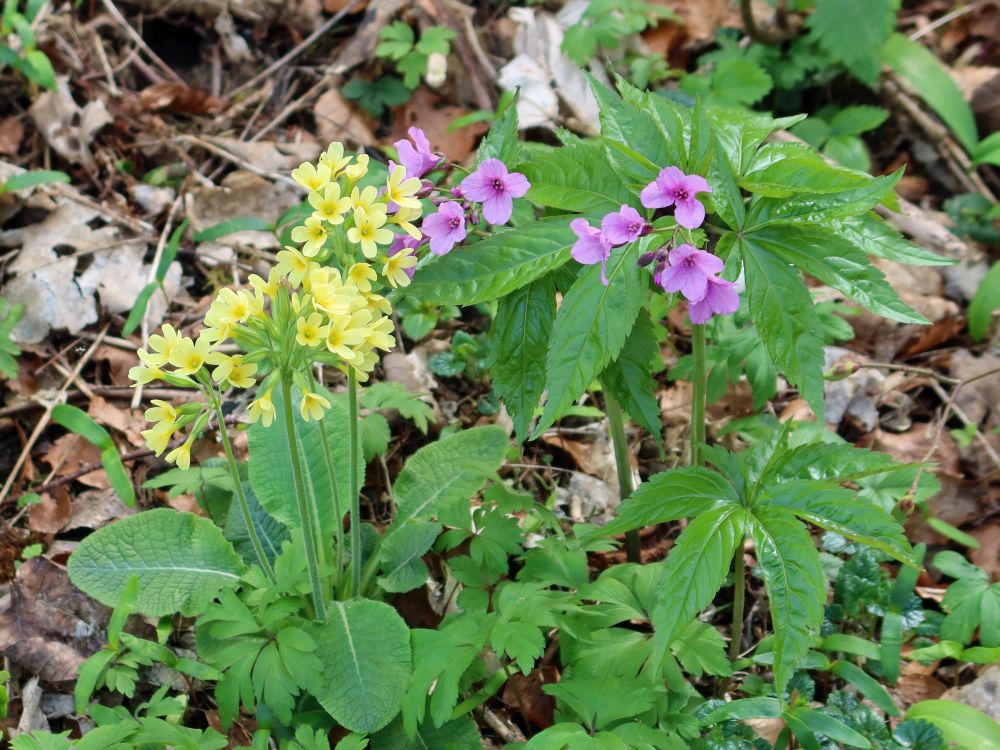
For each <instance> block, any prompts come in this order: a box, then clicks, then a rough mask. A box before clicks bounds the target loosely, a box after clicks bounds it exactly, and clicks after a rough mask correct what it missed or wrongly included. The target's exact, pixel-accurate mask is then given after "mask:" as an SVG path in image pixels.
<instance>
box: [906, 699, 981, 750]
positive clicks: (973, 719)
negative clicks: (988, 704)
mask: <svg viewBox="0 0 1000 750" xmlns="http://www.w3.org/2000/svg"><path fill="white" fill-rule="evenodd" d="M906 718H907V719H923V720H924V721H929V722H930V723H931V724H933V725H934V726H936V727H937V728H938V729H940V730H941V733H942V734H943V735H944V738H945V740H947V741H948V742H954V743H955V744H956V745H958V746H959V747H962V748H969V749H970V750H971V748H976V750H997V748H1000V724H997V722H995V721H994V720H993V719H991V718H990V717H989V716H987V715H986V714H984V713H982V712H981V711H977V710H976V709H974V708H972V707H971V706H967V705H965V704H964V703H959V702H957V701H948V700H930V701H921V702H920V703H914V704H913V705H912V706H910V708H909V709H908V710H907V711H906Z"/></svg>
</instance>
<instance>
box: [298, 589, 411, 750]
mask: <svg viewBox="0 0 1000 750" xmlns="http://www.w3.org/2000/svg"><path fill="white" fill-rule="evenodd" d="M311 635H312V636H313V638H314V639H315V641H316V652H315V657H316V659H318V660H319V662H320V664H321V672H322V676H321V677H320V678H319V679H314V680H311V681H310V684H308V685H307V688H308V690H309V692H310V693H312V695H313V696H314V697H315V698H316V700H318V701H319V702H320V705H322V706H323V708H324V709H326V711H327V712H328V713H329V714H330V716H332V717H333V718H334V719H335V720H336V721H337V722H338V723H340V724H341V725H343V726H344V727H347V728H348V729H350V730H351V731H352V732H358V733H362V734H363V733H368V732H374V731H377V730H379V729H381V728H382V727H384V726H386V725H387V724H388V723H389V722H390V721H392V720H393V718H395V716H396V714H397V713H399V709H400V706H401V705H402V703H403V695H404V693H405V692H406V687H407V685H408V684H409V681H410V671H411V666H412V665H411V654H410V629H409V628H408V627H406V623H405V622H403V619H402V618H401V617H400V616H399V615H398V614H397V613H396V610H395V609H393V608H392V607H390V606H389V605H388V604H385V603H383V602H376V601H371V600H368V599H354V600H352V601H348V602H334V603H333V604H332V605H331V609H330V614H329V619H328V620H327V622H325V623H321V624H317V625H316V626H315V627H313V628H312V630H311Z"/></svg>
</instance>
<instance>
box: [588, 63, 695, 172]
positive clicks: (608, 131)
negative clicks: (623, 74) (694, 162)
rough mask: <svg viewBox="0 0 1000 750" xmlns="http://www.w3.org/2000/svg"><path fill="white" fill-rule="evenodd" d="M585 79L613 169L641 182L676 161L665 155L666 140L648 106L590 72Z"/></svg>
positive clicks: (676, 160)
mask: <svg viewBox="0 0 1000 750" xmlns="http://www.w3.org/2000/svg"><path fill="white" fill-rule="evenodd" d="M588 79H589V80H590V88H591V90H592V91H593V92H594V97H595V98H596V99H597V103H598V105H599V107H600V121H601V140H602V141H603V143H604V150H605V153H606V154H607V156H608V161H609V162H610V163H611V164H612V165H614V166H615V168H616V169H615V171H616V172H618V173H620V174H622V175H624V176H626V177H627V178H628V179H629V180H630V181H631V182H633V183H636V184H637V185H639V186H642V185H645V184H647V183H648V182H650V181H651V180H653V179H655V177H656V175H657V173H658V172H659V171H660V169H662V168H663V165H666V164H676V163H677V162H678V161H679V159H673V160H671V159H669V158H668V153H667V144H666V143H664V140H663V137H662V135H661V134H660V130H659V128H658V127H657V125H656V122H655V121H654V120H653V118H652V116H651V115H650V113H649V111H648V109H646V108H640V107H638V106H636V105H635V104H633V103H631V102H629V101H626V100H624V99H622V98H621V97H619V96H618V95H617V94H616V93H615V92H613V91H612V90H611V89H609V88H608V87H607V86H605V85H604V84H602V83H600V82H599V81H598V80H597V79H595V78H594V77H593V76H588Z"/></svg>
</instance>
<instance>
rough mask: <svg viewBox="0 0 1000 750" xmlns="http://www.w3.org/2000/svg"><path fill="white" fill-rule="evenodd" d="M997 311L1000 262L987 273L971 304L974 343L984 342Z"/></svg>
mask: <svg viewBox="0 0 1000 750" xmlns="http://www.w3.org/2000/svg"><path fill="white" fill-rule="evenodd" d="M997 310H1000V262H998V263H994V264H993V266H992V267H991V268H990V270H989V271H987V272H986V276H984V277H983V280H982V281H981V282H980V283H979V289H977V290H976V294H975V296H973V298H972V301H971V302H970V303H969V333H970V334H972V340H973V341H976V342H979V341H982V340H983V337H984V336H985V335H986V332H987V331H988V330H989V328H990V321H991V320H992V318H993V313H994V312H996V311H997Z"/></svg>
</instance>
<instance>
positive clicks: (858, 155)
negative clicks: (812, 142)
mask: <svg viewBox="0 0 1000 750" xmlns="http://www.w3.org/2000/svg"><path fill="white" fill-rule="evenodd" d="M823 155H824V156H828V157H829V158H831V159H833V160H834V161H835V162H837V163H838V164H842V165H843V166H845V167H848V168H849V169H856V170H858V171H860V172H867V171H868V170H869V169H871V166H872V160H871V157H870V156H868V148H867V147H866V146H865V143H864V141H862V140H861V139H860V138H859V137H858V136H856V135H835V136H832V137H831V138H830V140H828V141H827V142H826V145H824V146H823Z"/></svg>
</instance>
